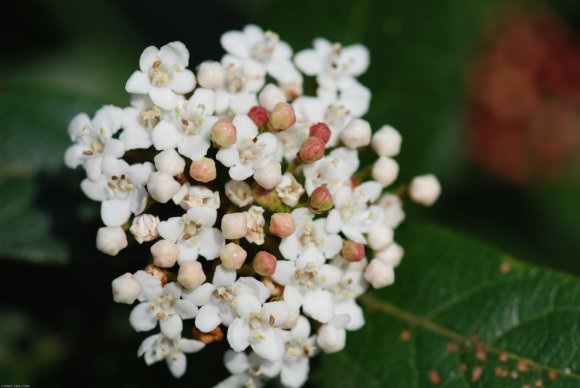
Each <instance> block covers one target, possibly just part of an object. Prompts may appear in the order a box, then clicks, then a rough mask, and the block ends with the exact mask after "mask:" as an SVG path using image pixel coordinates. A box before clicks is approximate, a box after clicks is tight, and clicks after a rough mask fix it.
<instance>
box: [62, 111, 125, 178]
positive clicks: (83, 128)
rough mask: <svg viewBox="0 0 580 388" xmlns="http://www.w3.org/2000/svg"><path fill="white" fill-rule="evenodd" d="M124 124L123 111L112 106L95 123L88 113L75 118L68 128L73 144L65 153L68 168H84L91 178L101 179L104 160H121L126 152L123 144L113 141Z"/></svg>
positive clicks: (96, 117) (95, 119)
mask: <svg viewBox="0 0 580 388" xmlns="http://www.w3.org/2000/svg"><path fill="white" fill-rule="evenodd" d="M122 124H123V110H122V109H121V108H117V107H114V106H112V105H106V106H104V107H102V108H101V109H99V110H98V111H97V112H96V113H95V116H94V117H93V119H92V120H91V119H90V118H89V116H87V115H86V114H85V113H81V114H78V115H76V116H75V117H74V118H73V119H72V120H71V122H70V124H69V127H68V133H69V136H70V138H71V140H72V141H73V142H74V144H73V145H71V146H70V147H69V148H68V149H67V150H66V153H65V156H64V160H65V163H66V165H67V166H68V167H69V168H76V167H78V166H80V165H82V166H83V167H84V169H85V171H86V173H87V177H88V179H90V180H91V181H97V180H99V178H101V174H102V171H103V166H102V164H103V161H104V160H106V159H109V158H112V159H117V158H120V157H122V156H123V154H124V153H125V147H124V145H123V142H121V141H120V140H119V139H115V138H113V135H115V134H116V133H117V132H118V131H119V129H120V128H121V125H122Z"/></svg>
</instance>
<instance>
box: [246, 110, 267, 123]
mask: <svg viewBox="0 0 580 388" xmlns="http://www.w3.org/2000/svg"><path fill="white" fill-rule="evenodd" d="M248 117H249V118H250V119H252V121H253V122H254V124H256V126H257V127H258V128H262V127H263V126H264V125H266V123H268V111H267V110H266V108H263V107H261V106H254V107H252V108H251V109H250V111H249V112H248Z"/></svg>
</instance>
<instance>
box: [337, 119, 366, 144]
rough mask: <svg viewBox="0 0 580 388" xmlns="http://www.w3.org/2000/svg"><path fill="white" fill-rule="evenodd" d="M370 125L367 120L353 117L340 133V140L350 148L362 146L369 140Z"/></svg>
mask: <svg viewBox="0 0 580 388" xmlns="http://www.w3.org/2000/svg"><path fill="white" fill-rule="evenodd" d="M371 135H372V132H371V126H370V124H369V123H368V121H365V120H362V119H353V120H352V121H351V122H350V123H348V125H347V126H346V127H345V128H344V129H343V130H342V132H341V133H340V140H342V142H343V143H344V144H345V145H346V146H347V147H348V148H352V149H356V148H360V147H364V146H367V145H369V144H370V142H371Z"/></svg>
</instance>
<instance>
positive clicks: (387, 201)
mask: <svg viewBox="0 0 580 388" xmlns="http://www.w3.org/2000/svg"><path fill="white" fill-rule="evenodd" d="M378 205H379V206H380V207H382V208H383V213H384V215H385V218H384V220H383V223H384V224H385V225H386V226H389V227H391V228H393V229H395V228H396V227H397V226H399V225H400V224H401V222H403V221H404V220H405V212H404V211H403V202H402V201H401V198H399V196H398V195H394V194H384V195H383V196H382V197H381V198H380V199H379V201H378Z"/></svg>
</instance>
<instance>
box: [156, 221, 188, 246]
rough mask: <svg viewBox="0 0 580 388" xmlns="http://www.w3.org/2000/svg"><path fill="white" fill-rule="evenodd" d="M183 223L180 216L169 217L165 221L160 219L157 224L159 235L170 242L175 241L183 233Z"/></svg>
mask: <svg viewBox="0 0 580 388" xmlns="http://www.w3.org/2000/svg"><path fill="white" fill-rule="evenodd" d="M184 227H185V223H184V222H183V219H182V218H181V217H171V218H170V219H168V220H167V221H161V222H160V223H159V224H158V225H157V231H158V232H159V235H160V236H161V237H163V238H164V239H166V240H169V241H171V242H177V241H178V240H179V239H180V238H181V236H182V235H183V228H184Z"/></svg>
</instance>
